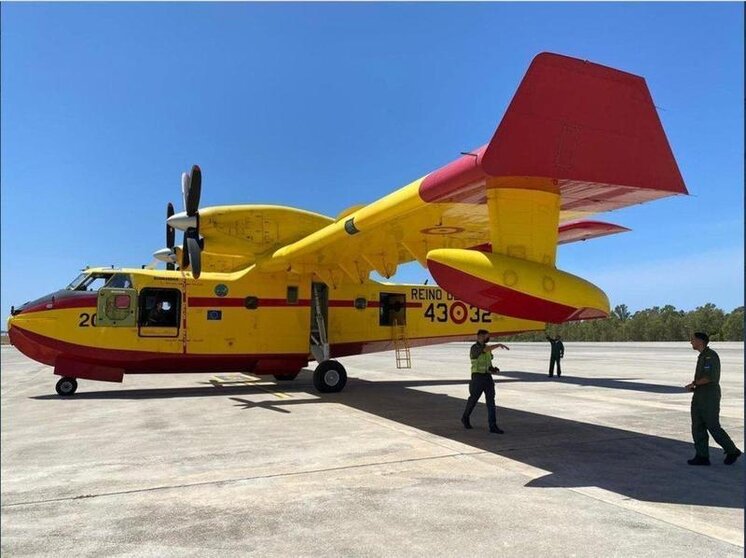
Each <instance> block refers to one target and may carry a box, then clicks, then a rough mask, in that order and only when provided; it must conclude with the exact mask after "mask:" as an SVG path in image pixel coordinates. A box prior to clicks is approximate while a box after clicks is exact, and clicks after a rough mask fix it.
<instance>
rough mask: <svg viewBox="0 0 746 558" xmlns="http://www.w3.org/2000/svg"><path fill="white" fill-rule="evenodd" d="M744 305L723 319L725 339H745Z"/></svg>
mask: <svg viewBox="0 0 746 558" xmlns="http://www.w3.org/2000/svg"><path fill="white" fill-rule="evenodd" d="M743 320H744V313H743V306H739V307H738V308H736V309H735V310H733V312H731V313H730V314H728V315H727V316H726V317H725V320H723V331H722V333H723V341H743V340H744V332H743Z"/></svg>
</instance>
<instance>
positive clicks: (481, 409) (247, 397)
mask: <svg viewBox="0 0 746 558" xmlns="http://www.w3.org/2000/svg"><path fill="white" fill-rule="evenodd" d="M565 345H566V358H565V359H564V360H563V363H562V368H563V376H562V378H561V379H556V378H555V379H553V380H550V379H548V378H547V364H548V357H549V344H548V343H543V344H532V343H524V344H521V343H511V344H510V347H511V350H510V351H509V352H508V351H499V352H498V353H497V365H498V366H499V367H500V369H501V370H502V372H501V373H500V374H499V375H497V376H495V379H496V382H497V401H498V423H499V424H500V426H501V427H502V428H503V429H504V430H505V432H506V433H505V434H504V435H495V434H490V433H489V432H488V431H487V424H486V422H487V419H486V409H485V406H484V404H483V403H482V402H480V404H479V405H478V407H477V409H476V411H475V413H474V415H473V417H472V423H473V424H474V429H473V430H468V431H467V430H464V429H463V428H462V427H461V424H460V422H459V417H460V415H461V413H462V411H463V407H464V403H465V399H466V397H467V396H468V390H467V383H468V377H469V372H468V344H463V343H453V344H448V345H441V346H436V347H424V348H418V349H414V350H412V359H413V367H412V368H411V369H409V370H396V368H395V362H394V355H393V353H390V352H389V353H380V354H373V355H363V356H357V357H349V358H344V359H341V362H342V363H343V364H344V365H345V366H346V368H347V371H348V374H349V376H350V379H349V381H348V384H347V387H346V388H345V390H344V391H343V392H342V393H339V394H328V395H320V394H317V393H316V392H315V391H314V389H313V385H312V381H311V373H310V372H308V371H306V372H303V373H302V374H301V375H300V376H299V377H298V378H297V379H296V380H295V381H293V382H286V383H282V384H278V383H275V382H274V381H269V380H267V379H259V378H256V377H253V376H247V375H242V374H239V373H235V374H219V375H217V376H210V375H209V374H176V375H148V376H126V377H125V381H124V383H123V384H107V383H100V382H91V381H85V380H81V381H80V382H79V384H80V385H79V389H78V393H77V394H76V395H75V396H74V397H72V398H69V399H61V398H59V397H58V396H57V395H56V394H55V392H54V384H55V382H56V380H57V377H56V376H54V375H53V374H52V370H51V369H50V368H49V367H47V366H43V365H40V364H37V363H35V362H32V361H30V360H28V359H27V358H25V357H24V356H23V355H21V354H20V353H18V352H17V351H16V350H15V349H14V348H12V347H2V368H1V371H0V381H1V383H0V387H1V388H2V407H1V409H2V503H1V505H2V523H1V525H2V533H1V534H2V543H1V550H2V554H3V556H159V557H160V556H239V555H240V556H244V555H255V556H288V555H294V556H319V555H323V556H426V555H427V556H433V555H435V556H464V555H500V556H579V557H585V556H587V557H599V556H657V557H661V556H676V557H677V558H680V557H684V556H696V557H698V558H701V557H704V556H718V557H725V556H743V553H744V529H743V527H744V462H745V461H746V459H741V460H739V461H738V462H737V463H736V465H734V466H731V467H727V466H725V465H723V463H722V450H721V449H720V448H719V447H716V446H715V445H714V442H712V441H711V446H712V447H711V459H712V463H713V464H712V466H711V467H691V466H688V465H687V464H686V460H687V459H688V458H690V457H692V456H693V455H694V447H693V445H692V443H691V433H690V418H689V402H690V400H691V395H690V394H688V393H686V392H684V391H683V389H682V387H681V386H683V385H685V384H686V383H688V382H689V381H691V379H692V377H693V374H694V366H695V362H696V357H697V354H696V353H695V352H694V351H692V350H691V348H690V347H689V345H688V343H625V344H622V343H619V344H613V343H606V344H604V343H566V344H565ZM712 346H713V348H714V349H715V350H716V351H718V353H719V354H720V358H721V362H722V380H721V385H722V390H723V401H722V411H721V422H722V424H723V427H724V428H725V429H726V430H727V431H728V433H729V434H730V436H731V437H732V438H733V440H734V441H735V442H736V445H738V446H739V447H740V448H742V449H743V447H744V431H743V423H744V413H743V408H744V407H743V405H744V347H743V344H742V343H713V345H712Z"/></svg>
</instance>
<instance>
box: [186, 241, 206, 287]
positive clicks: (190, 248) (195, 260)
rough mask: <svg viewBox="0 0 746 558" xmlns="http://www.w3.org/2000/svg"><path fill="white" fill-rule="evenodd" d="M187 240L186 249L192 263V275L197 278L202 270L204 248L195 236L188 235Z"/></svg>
mask: <svg viewBox="0 0 746 558" xmlns="http://www.w3.org/2000/svg"><path fill="white" fill-rule="evenodd" d="M185 240H186V245H187V249H186V250H184V251H185V252H188V253H189V260H190V262H191V264H192V275H193V276H194V278H195V279H197V278H199V274H200V273H201V271H202V257H201V256H202V249H201V248H200V246H199V241H198V240H197V239H196V238H194V237H193V236H188V237H186V239H185Z"/></svg>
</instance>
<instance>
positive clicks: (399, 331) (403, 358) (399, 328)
mask: <svg viewBox="0 0 746 558" xmlns="http://www.w3.org/2000/svg"><path fill="white" fill-rule="evenodd" d="M391 340H392V341H393V342H394V351H396V367H397V368H399V369H402V368H412V356H411V355H410V353H409V341H408V340H407V331H406V329H405V327H404V326H403V325H399V322H397V321H396V320H394V324H393V326H392V327H391Z"/></svg>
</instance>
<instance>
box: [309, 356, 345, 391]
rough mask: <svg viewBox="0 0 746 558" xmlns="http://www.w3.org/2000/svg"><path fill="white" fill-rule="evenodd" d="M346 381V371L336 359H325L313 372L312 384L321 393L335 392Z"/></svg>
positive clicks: (342, 386) (341, 387)
mask: <svg viewBox="0 0 746 558" xmlns="http://www.w3.org/2000/svg"><path fill="white" fill-rule="evenodd" d="M346 383H347V371H346V370H345V367H344V366H342V365H341V364H340V363H338V362H337V361H336V360H325V361H323V362H321V363H319V365H318V366H317V367H316V370H314V372H313V385H314V387H315V388H316V389H317V390H318V391H320V392H321V393H337V392H340V391H342V390H343V389H344V387H345V384H346Z"/></svg>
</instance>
